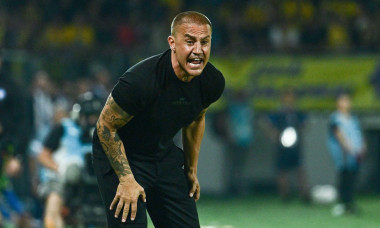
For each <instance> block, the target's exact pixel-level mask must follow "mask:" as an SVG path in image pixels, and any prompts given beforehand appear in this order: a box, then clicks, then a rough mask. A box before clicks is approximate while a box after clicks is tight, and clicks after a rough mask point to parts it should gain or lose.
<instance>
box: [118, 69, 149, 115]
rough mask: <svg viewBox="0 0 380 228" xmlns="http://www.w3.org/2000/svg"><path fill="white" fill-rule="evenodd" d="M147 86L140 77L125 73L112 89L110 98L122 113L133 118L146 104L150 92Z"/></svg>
mask: <svg viewBox="0 0 380 228" xmlns="http://www.w3.org/2000/svg"><path fill="white" fill-rule="evenodd" d="M148 84H149V83H147V82H146V81H145V80H144V79H143V78H142V77H141V76H140V75H138V74H135V73H132V72H126V73H125V74H124V75H123V76H122V77H121V78H120V79H119V81H118V83H117V84H116V85H115V87H114V88H113V90H112V97H113V99H114V100H115V102H116V103H117V104H118V105H119V106H120V107H121V108H122V109H123V110H124V111H126V112H127V113H128V114H130V115H133V116H135V115H136V114H138V113H139V112H141V111H142V110H143V109H144V108H145V107H146V105H147V103H148V99H149V94H150V92H151V89H149V86H148Z"/></svg>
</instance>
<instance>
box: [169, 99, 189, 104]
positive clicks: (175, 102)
mask: <svg viewBox="0 0 380 228" xmlns="http://www.w3.org/2000/svg"><path fill="white" fill-rule="evenodd" d="M172 103H173V105H191V102H190V101H188V100H186V98H184V97H180V98H179V99H178V100H176V101H173V102H172Z"/></svg>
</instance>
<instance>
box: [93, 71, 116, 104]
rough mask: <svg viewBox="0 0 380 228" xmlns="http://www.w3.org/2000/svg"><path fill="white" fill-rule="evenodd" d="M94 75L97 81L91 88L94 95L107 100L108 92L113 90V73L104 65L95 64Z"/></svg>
mask: <svg viewBox="0 0 380 228" xmlns="http://www.w3.org/2000/svg"><path fill="white" fill-rule="evenodd" d="M92 71H93V77H94V79H95V82H94V84H93V86H92V88H91V91H92V92H93V93H94V95H95V96H96V97H98V98H100V99H101V100H103V101H104V102H105V101H106V100H107V97H108V94H109V93H110V91H111V89H112V88H111V83H110V80H111V73H110V72H109V71H108V69H107V68H106V67H104V66H100V65H97V66H94V67H93V70H92Z"/></svg>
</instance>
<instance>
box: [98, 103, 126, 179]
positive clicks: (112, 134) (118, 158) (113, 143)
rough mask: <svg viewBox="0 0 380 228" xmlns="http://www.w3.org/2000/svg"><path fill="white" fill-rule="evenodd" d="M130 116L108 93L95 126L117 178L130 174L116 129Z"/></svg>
mask: <svg viewBox="0 0 380 228" xmlns="http://www.w3.org/2000/svg"><path fill="white" fill-rule="evenodd" d="M132 118H133V116H132V115H129V114H128V113H126V112H125V111H124V110H123V109H122V108H121V107H120V106H119V105H117V104H116V102H115V101H114V99H113V98H112V96H111V95H110V96H109V97H108V100H107V102H106V104H105V106H104V108H103V111H102V113H101V114H100V117H99V121H98V123H97V127H96V129H97V132H98V136H99V139H100V142H101V144H102V147H103V150H104V152H105V153H106V155H107V157H108V159H109V161H110V163H111V165H112V167H113V169H114V170H115V172H116V174H117V175H118V177H119V178H120V177H122V176H127V175H129V174H132V171H131V167H130V166H129V163H128V160H127V157H126V155H125V149H124V145H123V142H122V141H121V139H120V137H119V135H118V134H117V129H118V128H121V127H122V126H124V125H125V124H127V123H128V122H129V121H130V120H131V119H132Z"/></svg>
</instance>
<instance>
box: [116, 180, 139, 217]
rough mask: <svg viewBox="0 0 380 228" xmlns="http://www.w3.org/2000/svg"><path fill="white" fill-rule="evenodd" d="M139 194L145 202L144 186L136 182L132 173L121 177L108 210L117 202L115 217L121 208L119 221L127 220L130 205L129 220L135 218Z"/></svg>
mask: <svg viewBox="0 0 380 228" xmlns="http://www.w3.org/2000/svg"><path fill="white" fill-rule="evenodd" d="M140 195H141V198H142V200H143V201H144V202H146V195H145V191H144V188H143V187H141V186H140V185H139V184H138V183H137V182H136V180H135V178H134V177H133V176H132V175H131V176H128V177H126V178H123V179H121V180H120V183H119V186H118V187H117V191H116V195H115V198H114V199H113V201H112V203H111V205H110V210H113V208H115V206H116V204H117V206H116V211H115V218H117V217H118V216H119V214H120V211H121V209H122V208H123V214H122V220H121V221H122V222H125V221H127V216H128V213H129V207H131V220H132V221H133V220H135V218H136V213H137V201H138V198H139V197H140Z"/></svg>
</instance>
